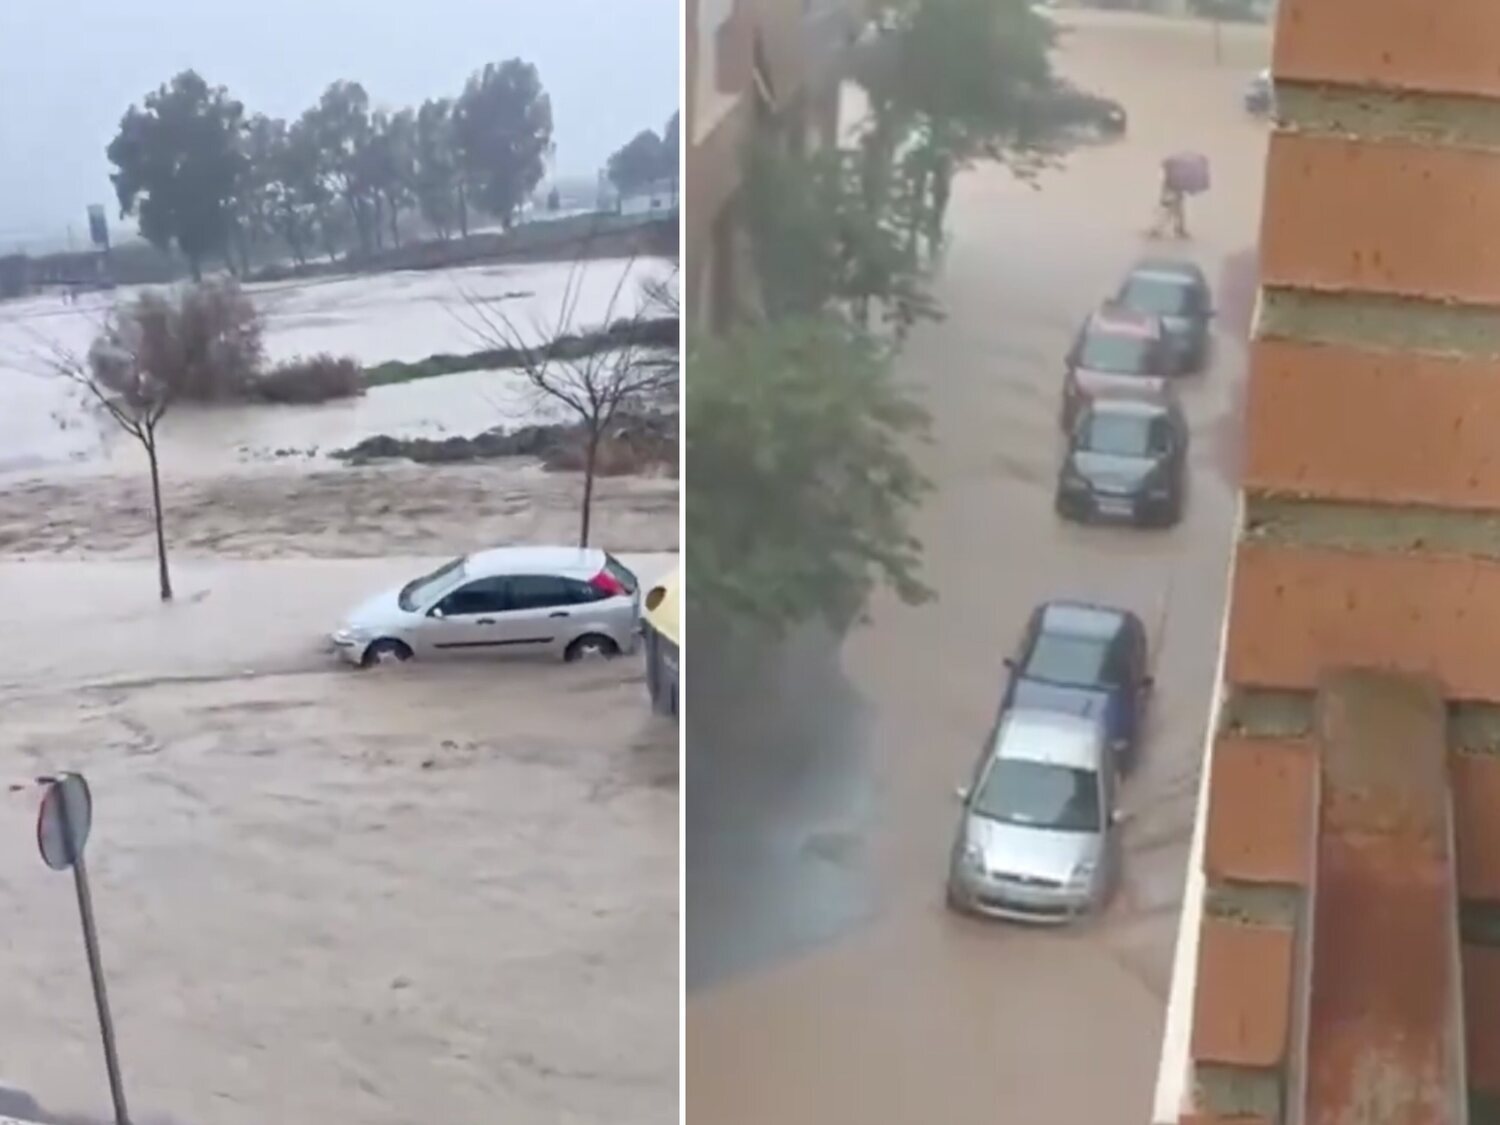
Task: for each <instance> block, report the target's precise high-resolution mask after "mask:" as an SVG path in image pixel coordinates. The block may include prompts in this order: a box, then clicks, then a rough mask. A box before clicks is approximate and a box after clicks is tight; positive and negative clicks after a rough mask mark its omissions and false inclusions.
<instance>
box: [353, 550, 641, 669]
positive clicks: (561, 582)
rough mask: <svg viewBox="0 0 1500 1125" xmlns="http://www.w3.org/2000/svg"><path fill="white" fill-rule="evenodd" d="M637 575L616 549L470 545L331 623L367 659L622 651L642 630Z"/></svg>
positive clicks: (568, 656)
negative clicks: (472, 550)
mask: <svg viewBox="0 0 1500 1125" xmlns="http://www.w3.org/2000/svg"><path fill="white" fill-rule="evenodd" d="M640 620H641V595H640V583H639V582H638V581H637V580H636V576H635V574H634V573H632V572H631V571H630V569H629V568H628V567H626V566H625V565H624V564H623V563H621V562H620V561H619V560H618V559H616V558H615V557H614V556H613V555H610V554H607V553H606V552H604V551H600V550H594V549H589V548H578V547H500V548H497V549H495V550H492V551H480V552H478V553H476V554H472V555H465V556H463V557H462V558H457V559H454V560H453V561H452V562H449V563H445V564H444V565H442V566H440V567H438V569H437V570H435V571H433V572H432V573H431V574H427V575H424V576H422V577H420V578H416V579H413V580H412V581H410V582H408V583H407V584H406V585H404V586H402V587H400V588H399V589H395V590H387V591H386V592H384V593H382V594H377V595H376V596H375V597H373V598H370V599H369V600H368V601H365V602H363V603H361V604H360V605H359V606H357V607H356V608H355V609H354V610H353V611H352V612H351V613H350V614H349V616H348V617H347V618H345V620H344V623H343V624H342V625H341V626H340V627H339V628H338V629H337V630H336V631H335V632H334V634H333V636H332V638H331V641H332V644H333V648H334V650H335V651H336V652H337V653H338V654H339V655H340V656H341V657H342V658H343V659H344V660H346V661H348V662H349V663H351V664H357V665H360V666H363V667H368V666H369V665H372V664H381V663H389V662H397V661H404V660H410V659H411V658H412V657H463V656H494V655H500V654H506V653H514V654H530V653H537V654H546V655H550V656H560V657H562V658H563V659H565V660H576V659H578V658H579V657H580V656H586V655H601V656H617V655H619V654H620V653H625V652H633V651H634V650H635V647H636V643H637V638H638V636H639V634H640Z"/></svg>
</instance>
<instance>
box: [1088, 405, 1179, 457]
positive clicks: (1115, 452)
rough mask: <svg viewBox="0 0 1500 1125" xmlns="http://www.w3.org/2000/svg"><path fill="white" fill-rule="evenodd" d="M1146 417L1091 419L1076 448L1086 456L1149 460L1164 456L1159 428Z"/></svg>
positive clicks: (1102, 414) (1104, 415)
mask: <svg viewBox="0 0 1500 1125" xmlns="http://www.w3.org/2000/svg"><path fill="white" fill-rule="evenodd" d="M1155 422H1156V419H1155V418H1154V417H1153V416H1151V415H1149V414H1111V413H1108V412H1107V411H1099V412H1097V413H1095V414H1092V415H1090V417H1089V420H1088V422H1087V423H1085V425H1084V427H1083V433H1082V435H1081V440H1080V441H1079V443H1078V447H1079V448H1080V449H1082V450H1084V451H1085V452H1088V453H1104V454H1109V455H1112V456H1115V457H1151V456H1154V455H1156V454H1158V453H1161V452H1163V449H1162V438H1163V434H1162V427H1161V426H1158V425H1156V424H1155Z"/></svg>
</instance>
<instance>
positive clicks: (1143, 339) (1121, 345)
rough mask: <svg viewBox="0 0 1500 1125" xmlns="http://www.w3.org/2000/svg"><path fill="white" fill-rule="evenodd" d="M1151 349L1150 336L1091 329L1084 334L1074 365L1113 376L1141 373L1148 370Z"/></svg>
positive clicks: (1151, 356) (1151, 354)
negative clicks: (1076, 363)
mask: <svg viewBox="0 0 1500 1125" xmlns="http://www.w3.org/2000/svg"><path fill="white" fill-rule="evenodd" d="M1153 351H1154V349H1153V347H1152V340H1151V338H1150V337H1147V336H1126V335H1124V334H1122V333H1119V332H1109V331H1106V330H1103V329H1098V328H1095V329H1091V330H1090V331H1088V332H1086V333H1084V337H1083V346H1082V347H1081V348H1080V349H1079V351H1078V365H1079V366H1080V367H1086V368H1088V369H1089V370H1090V371H1103V372H1108V373H1112V374H1116V375H1144V374H1147V373H1149V372H1150V370H1151V363H1152V358H1153Z"/></svg>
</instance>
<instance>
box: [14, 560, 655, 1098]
mask: <svg viewBox="0 0 1500 1125" xmlns="http://www.w3.org/2000/svg"><path fill="white" fill-rule="evenodd" d="M441 545H442V546H444V547H448V546H449V545H448V544H446V543H445V544H441ZM624 559H625V561H626V562H627V563H628V564H629V565H631V566H633V567H634V568H635V569H636V571H637V573H638V574H640V575H641V577H642V579H643V580H644V581H646V582H650V581H653V580H655V579H656V578H657V577H659V576H660V575H661V574H662V573H663V572H664V571H665V569H666V568H667V567H669V566H670V565H672V563H673V561H674V559H673V557H672V556H663V555H646V556H632V555H628V554H627V555H625V556H624ZM437 561H439V560H437V559H434V558H428V557H423V558H402V557H392V558H382V559H368V560H351V559H312V560H299V559H284V560H277V561H259V562H247V561H235V560H224V559H218V560H209V559H187V560H182V561H180V562H179V565H178V568H177V582H178V587H179V590H178V599H177V601H176V603H175V604H173V605H171V606H165V607H163V606H158V605H156V604H155V603H154V600H153V599H152V597H151V594H152V589H153V587H152V582H153V578H152V573H153V571H152V564H151V563H149V562H142V563H135V562H128V561H124V562H109V561H102V560H93V561H88V562H71V563H70V562H60V561H45V562H25V563H18V562H5V561H0V583H3V584H4V588H5V590H6V592H7V595H8V597H7V605H8V608H7V610H6V612H5V614H4V626H5V634H6V638H7V654H8V655H7V659H6V661H5V663H4V666H3V669H0V704H3V706H4V708H5V714H6V728H5V746H6V752H7V755H6V762H7V767H6V776H5V778H4V781H5V785H6V788H5V789H0V840H5V841H9V844H8V845H7V846H5V847H0V886H3V888H4V891H5V894H6V901H7V903H8V905H9V910H10V916H11V923H12V924H11V925H10V926H8V927H7V931H6V939H5V942H4V946H3V948H0V970H3V972H4V975H5V978H6V980H7V981H9V982H10V983H9V987H8V989H7V997H8V1004H9V1007H8V1012H9V1015H10V1019H9V1020H8V1021H7V1023H6V1030H4V1031H0V1057H3V1059H4V1066H3V1070H0V1078H3V1080H4V1082H5V1083H6V1084H7V1085H10V1086H13V1087H17V1088H21V1089H24V1090H26V1091H27V1092H28V1093H29V1094H31V1095H32V1096H33V1097H35V1098H36V1099H37V1100H38V1101H39V1102H41V1103H42V1105H44V1106H45V1107H47V1109H48V1110H49V1111H51V1112H57V1113H60V1112H89V1113H94V1114H100V1115H101V1117H100V1120H102V1111H103V1109H104V1107H105V1106H106V1105H107V1104H108V1095H107V1090H106V1087H105V1084H104V1074H103V1067H102V1060H101V1057H100V1051H99V1041H98V1035H97V1025H96V1024H95V1022H94V1014H93V1007H92V1003H91V999H90V994H89V987H88V975H87V971H86V968H85V965H84V960H83V952H82V946H81V943H80V941H79V937H78V922H77V913H76V908H75V905H74V903H73V897H72V888H71V886H70V885H69V882H68V880H67V879H66V878H65V877H63V876H60V875H57V874H56V873H54V872H51V871H48V870H47V869H46V868H44V867H43V866H42V863H41V860H40V859H39V858H38V856H37V855H36V851H35V845H34V843H33V840H34V828H33V825H34V822H35V816H36V805H37V799H38V796H39V794H38V791H37V790H36V789H35V788H34V787H31V786H29V785H28V784H26V783H27V782H29V780H30V779H31V778H33V777H35V776H37V775H38V774H41V773H44V772H49V771H53V770H56V769H59V768H72V769H78V770H81V771H83V772H84V773H85V774H86V775H87V776H88V778H89V780H90V782H91V784H92V788H93V792H94V801H95V816H94V832H93V835H92V837H91V839H90V843H89V857H90V868H91V876H92V881H93V884H94V898H95V905H96V909H97V911H98V915H99V926H100V930H101V936H102V943H103V955H104V961H105V965H106V969H107V971H108V974H109V984H110V993H111V1000H112V1003H113V1007H114V1016H115V1023H116V1026H117V1030H118V1035H119V1040H120V1051H121V1057H122V1060H123V1066H124V1069H125V1077H126V1083H127V1088H128V1090H129V1094H130V1100H131V1107H132V1109H133V1111H134V1112H135V1114H136V1120H139V1121H142V1122H147V1123H149V1122H153V1121H156V1122H160V1121H164V1120H171V1121H174V1122H181V1123H183V1125H188V1123H193V1125H207V1123H210V1122H212V1123H224V1125H235V1123H243V1125H260V1123H263V1122H266V1121H272V1120H275V1121H304V1120H306V1121H318V1120H325V1121H338V1122H349V1123H369V1125H405V1123H407V1122H411V1121H418V1120H441V1121H484V1120H491V1119H494V1118H495V1115H497V1114H498V1115H499V1117H500V1118H504V1119H507V1120H529V1121H541V1120H557V1121H563V1120H566V1121H574V1122H580V1123H582V1122H588V1123H597V1125H606V1123H609V1125H614V1123H618V1122H627V1123H630V1125H655V1123H657V1122H661V1121H667V1120H672V1119H673V1118H674V1117H675V1115H676V1107H677V1075H678V1067H677V1041H678V1040H677V1016H676V997H677V995H678V990H677V929H678V921H677V919H678V907H677V878H676V871H677V862H678V859H677V857H678V848H677V791H678V784H677V775H678V768H677V754H676V729H675V727H674V726H673V725H672V724H670V723H665V722H662V721H661V720H659V719H657V718H655V717H653V716H651V715H650V714H649V712H648V710H647V706H646V698H645V685H644V683H643V668H642V665H641V662H640V659H639V658H638V657H637V658H626V659H621V660H619V661H617V662H609V663H602V664H582V665H568V666H563V665H561V664H552V663H548V662H542V661H535V660H532V661H502V662H499V663H496V662H478V663H473V664H467V665H466V664H456V665H430V666H417V665H412V666H409V667H403V668H396V669H389V670H380V671H376V672H373V673H368V674H366V673H360V672H356V671H352V670H348V669H344V668H341V667H339V666H337V665H336V664H335V663H334V662H333V658H332V656H331V655H330V654H329V653H327V652H326V651H324V650H323V647H322V636H323V635H324V632H325V631H326V629H327V628H328V626H329V623H330V622H331V621H334V620H336V619H337V615H338V614H339V613H341V612H342V611H343V610H344V609H345V608H347V606H348V605H349V604H350V603H351V601H353V600H355V599H358V598H359V597H361V596H364V595H366V594H368V593H370V592H372V591H375V590H379V589H381V588H384V587H388V586H389V585H391V584H393V583H397V582H400V581H403V580H405V579H407V578H408V577H410V576H411V575H413V574H418V573H425V572H426V571H427V570H429V569H431V567H432V566H433V565H435V563H436V562H437ZM7 790H8V791H7Z"/></svg>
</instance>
